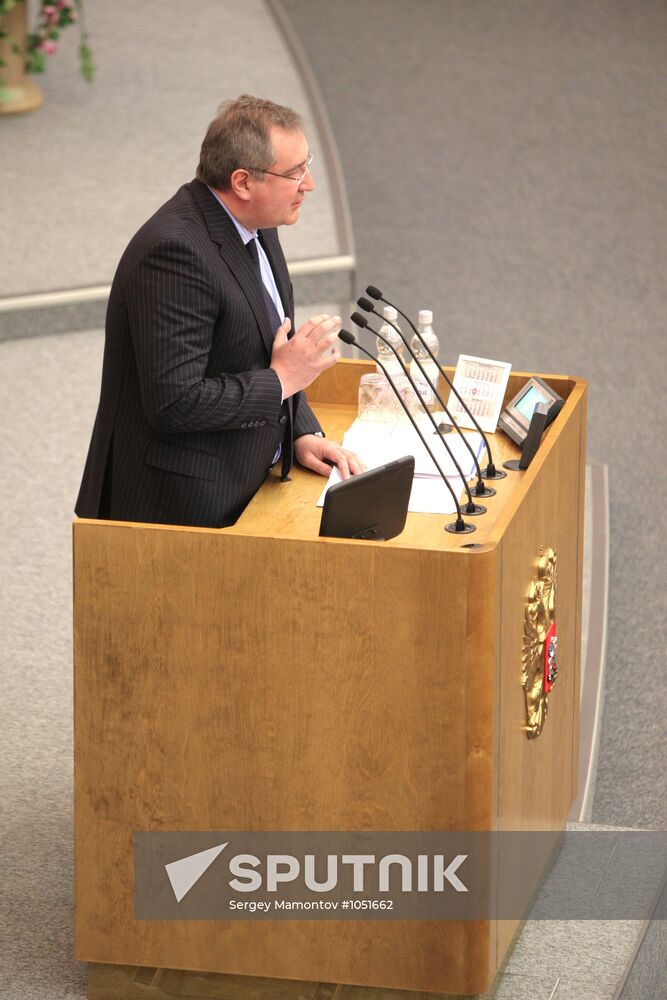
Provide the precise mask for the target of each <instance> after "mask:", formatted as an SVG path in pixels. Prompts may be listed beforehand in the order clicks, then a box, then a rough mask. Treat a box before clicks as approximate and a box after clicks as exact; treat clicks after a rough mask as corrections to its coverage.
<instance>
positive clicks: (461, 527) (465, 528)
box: [338, 330, 476, 534]
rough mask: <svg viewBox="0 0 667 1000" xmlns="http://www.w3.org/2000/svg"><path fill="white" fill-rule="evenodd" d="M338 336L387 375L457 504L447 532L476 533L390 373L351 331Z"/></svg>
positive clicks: (447, 526) (342, 332)
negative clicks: (464, 515) (465, 518)
mask: <svg viewBox="0 0 667 1000" xmlns="http://www.w3.org/2000/svg"><path fill="white" fill-rule="evenodd" d="M338 336H339V338H340V339H341V340H342V341H343V343H344V344H347V345H348V346H349V347H357V348H358V349H359V350H360V351H361V352H362V354H366V355H367V356H368V357H369V358H370V359H371V361H374V362H376V363H377V364H378V365H379V366H380V368H381V369H382V371H383V372H384V374H385V377H386V379H387V382H388V383H389V385H390V386H391V388H392V390H393V392H394V395H395V396H396V399H397V400H398V401H399V403H400V404H401V406H402V407H403V409H404V410H405V415H406V416H407V418H408V420H409V421H410V423H411V424H412V426H413V427H414V429H415V431H416V433H417V436H418V438H419V440H420V441H421V442H422V444H423V445H424V447H425V448H426V450H427V452H428V453H429V455H430V456H431V459H432V461H433V464H434V465H435V467H436V469H437V470H438V472H439V473H440V476H441V477H442V481H443V483H444V484H445V486H446V487H447V489H448V490H449V492H450V493H451V495H452V499H453V501H454V503H455V504H456V520H455V521H452V523H451V524H446V525H445V531H451V532H456V534H459V533H461V534H469V533H470V532H471V531H475V530H476V529H475V526H474V524H467V523H466V522H465V521H464V520H463V514H462V513H461V505H460V504H459V501H458V497H457V496H456V493H455V492H454V490H453V488H452V485H451V483H450V482H449V480H448V479H447V476H446V475H445V474H444V472H443V471H442V469H441V468H440V465H439V463H438V460H437V459H436V457H435V455H434V454H433V452H432V451H431V449H430V448H429V446H428V443H427V441H426V438H425V437H424V435H423V434H422V432H421V431H420V430H419V427H418V426H417V421H416V420H415V418H414V417H413V416H412V414H411V413H410V411H409V409H408V407H407V405H406V403H405V401H404V399H403V397H402V396H401V394H400V392H399V391H398V389H397V388H396V386H395V385H394V383H393V382H392V380H391V378H390V377H389V372H388V371H387V369H386V368H385V366H384V365H383V364H382V362H381V361H379V360H378V359H377V358H374V357H373V355H372V354H371V352H370V351H367V350H366V348H365V347H362V345H361V344H360V343H359V342H358V340H357V339H356V337H354V336H353V335H352V334H351V333H350V332H349V330H340V331H339V333H338Z"/></svg>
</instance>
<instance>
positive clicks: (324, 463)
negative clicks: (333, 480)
mask: <svg viewBox="0 0 667 1000" xmlns="http://www.w3.org/2000/svg"><path fill="white" fill-rule="evenodd" d="M294 455H295V457H296V460H297V462H298V463H299V465H303V466H304V468H306V469H312V470H313V472H319V474H320V475H321V476H328V475H329V473H330V472H331V466H332V465H335V466H337V467H338V471H339V472H340V474H341V477H342V478H343V479H349V478H350V476H358V475H359V473H360V472H364V471H365V469H366V466H365V465H364V463H363V462H362V461H361V459H360V458H359V457H358V456H357V455H355V454H354V452H353V451H348V450H347V448H342V447H341V445H339V444H336V443H335V442H334V441H329V440H328V439H327V438H321V437H318V436H317V435H316V434H303V435H302V436H301V437H298V438H297V439H296V441H295V442H294Z"/></svg>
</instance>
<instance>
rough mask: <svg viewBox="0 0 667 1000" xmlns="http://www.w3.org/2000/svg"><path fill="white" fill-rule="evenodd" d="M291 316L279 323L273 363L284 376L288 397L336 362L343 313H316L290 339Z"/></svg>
mask: <svg viewBox="0 0 667 1000" xmlns="http://www.w3.org/2000/svg"><path fill="white" fill-rule="evenodd" d="M291 325H292V324H291V323H290V320H289V319H286V320H285V322H284V323H283V324H282V326H279V327H278V329H277V331H276V335H275V338H274V341H273V350H272V352H271V365H270V367H271V368H273V370H274V371H275V373H276V375H277V376H278V378H279V379H280V383H281V385H282V387H283V393H284V396H285V398H287V397H288V396H293V395H294V393H295V392H298V391H299V390H300V389H305V388H306V387H307V386H309V385H310V384H311V382H314V381H315V379H316V378H317V376H318V375H319V374H320V372H323V371H325V369H327V368H331V366H332V365H335V364H336V362H337V361H338V359H339V357H340V351H339V350H338V348H337V347H336V346H334V345H335V343H336V340H337V338H338V331H339V330H340V326H341V318H340V316H329V315H328V314H326V313H323V314H322V315H321V316H313V317H312V319H309V320H306V322H305V323H304V324H303V326H300V327H299V329H298V330H297V331H296V333H295V334H294V336H293V337H292V338H291V339H290V340H288V339H287V335H288V333H289V331H290V328H291Z"/></svg>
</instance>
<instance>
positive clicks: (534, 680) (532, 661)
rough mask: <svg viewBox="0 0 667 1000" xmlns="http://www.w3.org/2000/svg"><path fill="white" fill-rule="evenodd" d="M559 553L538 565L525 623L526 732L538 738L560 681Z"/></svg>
mask: <svg viewBox="0 0 667 1000" xmlns="http://www.w3.org/2000/svg"><path fill="white" fill-rule="evenodd" d="M555 603H556V553H555V552H554V550H553V549H547V550H546V551H545V552H543V553H542V555H541V556H540V559H539V561H538V564H537V579H536V580H533V581H532V583H531V585H530V590H529V593H528V605H527V607H526V613H525V617H524V624H523V670H522V672H521V681H522V684H523V690H524V694H525V697H526V726H525V730H526V735H527V736H528V739H529V740H534V739H536V738H537V737H538V736H539V735H540V733H541V732H542V728H543V726H544V720H545V719H546V716H547V710H548V707H549V706H548V702H547V698H548V695H549V692H550V690H551V688H552V687H553V685H554V683H555V681H556V675H557V673H558V668H557V666H556V647H557V644H558V639H557V636H556V618H555Z"/></svg>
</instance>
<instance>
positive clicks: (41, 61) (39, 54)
mask: <svg viewBox="0 0 667 1000" xmlns="http://www.w3.org/2000/svg"><path fill="white" fill-rule="evenodd" d="M19 3H25V0H0V41H5V42H6V44H8V45H9V47H10V49H11V51H12V52H13V53H14V54H15V55H17V56H18V55H21V54H23V55H24V56H25V68H26V72H27V73H43V72H44V70H45V69H46V66H47V59H48V57H49V56H52V55H53V54H54V53H55V51H56V49H57V48H58V40H59V38H60V34H61V32H62V30H63V29H64V28H67V27H69V26H70V25H71V24H75V23H78V25H79V38H80V42H79V60H80V67H81V76H82V77H83V78H84V80H87V81H88V82H90V81H91V80H92V79H93V77H94V75H95V66H94V64H93V58H92V53H91V51H90V47H89V45H88V32H87V31H86V26H85V22H84V16H83V0H53V2H49V0H40V2H39V11H38V15H37V21H36V25H35V30H34V31H32V32H30V33H29V34H28V36H27V39H26V46H25V52H23V51H22V49H21V45H20V42H21V39H16V38H11V37H10V36H9V34H8V33H7V31H5V30H4V27H3V15H5V14H9V13H10V12H11V11H12V10H14V8H15V7H16V6H18V4H19ZM5 65H6V63H5V61H4V60H3V59H2V57H0V71H1V70H2V68H3V67H4V66H5ZM2 87H3V83H2V80H0V91H1V90H2Z"/></svg>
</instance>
